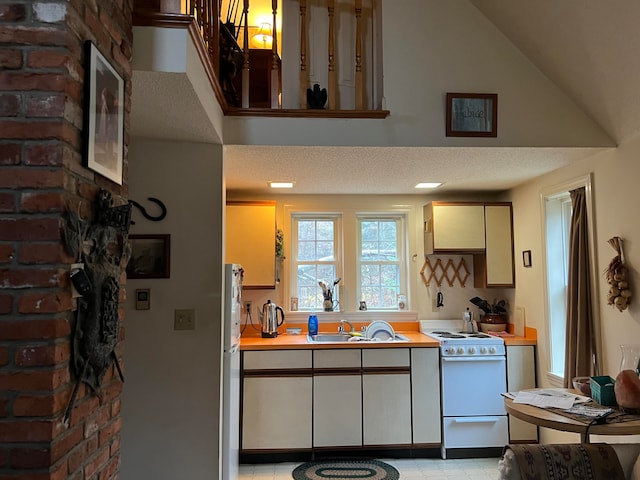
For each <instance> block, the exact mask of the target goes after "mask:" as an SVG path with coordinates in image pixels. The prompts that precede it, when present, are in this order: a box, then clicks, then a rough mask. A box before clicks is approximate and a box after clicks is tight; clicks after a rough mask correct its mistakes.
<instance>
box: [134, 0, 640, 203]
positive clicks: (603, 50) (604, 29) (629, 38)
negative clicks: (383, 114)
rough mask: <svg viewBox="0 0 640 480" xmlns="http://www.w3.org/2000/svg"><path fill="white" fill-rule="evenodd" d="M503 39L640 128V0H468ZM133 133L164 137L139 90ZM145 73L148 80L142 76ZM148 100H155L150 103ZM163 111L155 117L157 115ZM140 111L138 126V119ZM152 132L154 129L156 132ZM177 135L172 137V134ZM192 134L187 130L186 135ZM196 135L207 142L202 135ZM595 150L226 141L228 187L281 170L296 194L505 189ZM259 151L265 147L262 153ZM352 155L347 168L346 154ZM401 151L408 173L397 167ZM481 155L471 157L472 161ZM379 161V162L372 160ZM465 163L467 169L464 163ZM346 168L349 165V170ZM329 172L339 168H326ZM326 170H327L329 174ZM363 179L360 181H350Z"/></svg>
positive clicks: (584, 104) (597, 106) (620, 137)
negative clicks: (431, 182)
mask: <svg viewBox="0 0 640 480" xmlns="http://www.w3.org/2000/svg"><path fill="white" fill-rule="evenodd" d="M469 3H470V4H472V5H473V6H475V7H476V8H477V9H478V11H480V12H481V13H482V15H484V16H485V17H486V19H488V21H489V22H491V23H492V24H493V25H494V26H495V27H496V28H497V29H498V30H499V31H500V32H501V34H502V35H504V37H506V39H507V40H508V41H509V42H511V43H512V44H513V45H514V46H515V47H516V48H517V49H518V50H519V51H520V52H521V53H522V54H523V55H524V56H525V57H527V58H528V59H529V60H530V61H531V62H532V63H533V64H534V65H535V66H536V68H538V69H539V70H540V72H542V74H543V75H544V76H546V77H547V78H548V79H549V80H550V81H551V82H553V83H554V84H555V85H556V86H557V87H559V89H560V90H562V92H564V94H565V95H566V96H567V97H568V98H569V99H571V101H573V102H574V103H575V104H576V105H577V106H578V107H579V108H580V109H581V110H582V111H584V112H585V113H586V114H587V115H588V116H589V117H590V118H591V119H592V120H594V121H595V122H596V123H597V124H598V125H599V126H600V127H601V128H602V130H603V131H604V132H605V133H606V134H607V135H608V136H609V137H610V138H611V139H613V141H614V142H615V143H616V144H618V145H619V144H621V143H623V142H625V141H627V140H629V139H630V138H632V137H634V136H636V135H637V134H638V133H640V94H639V93H638V92H639V87H640V55H638V54H637V46H638V45H640V28H638V25H640V2H638V1H637V0H611V1H608V2H603V1H600V0H562V1H558V0H535V1H531V0H469ZM144 77H145V76H144V75H138V80H137V81H136V73H135V72H134V108H133V109H132V110H133V119H132V124H133V134H134V137H135V136H136V135H140V136H150V135H149V132H152V131H153V132H156V134H157V136H158V137H162V127H161V126H157V125H154V124H153V123H152V121H153V118H154V114H153V113H152V114H150V115H147V119H146V120H145V121H144V125H145V128H146V130H145V129H144V128H142V123H143V122H142V120H141V119H140V117H141V116H142V115H143V112H142V107H140V111H138V112H136V111H135V107H136V105H138V106H140V105H141V104H142V103H143V102H142V101H141V100H139V101H138V102H136V92H138V95H139V98H143V97H144V92H143V90H148V85H146V82H147V81H149V80H148V79H144ZM140 79H144V80H143V81H141V80H140ZM147 103H148V102H147ZM156 116H157V115H156ZM136 119H138V125H139V126H138V127H136ZM151 136H153V135H151ZM165 138H170V135H169V136H167V135H165ZM187 139H188V138H187ZM196 141H202V140H201V139H198V140H196ZM595 151H596V149H590V148H584V149H582V148H549V149H540V148H516V147H514V148H483V149H477V148H473V147H458V148H420V147H415V148H414V147H406V148H405V147H390V148H384V147H382V148H380V147H375V148H374V147H292V146H287V147H278V146H269V147H250V146H243V145H232V146H229V147H225V158H226V159H227V160H228V166H227V173H226V175H227V178H226V183H227V188H228V189H231V190H238V191H246V192H253V193H262V192H265V191H266V190H265V189H264V186H265V183H266V181H267V180H279V179H280V178H274V172H275V171H277V172H281V173H283V174H286V175H282V176H281V177H282V178H284V177H287V178H294V179H295V180H296V189H295V192H294V193H333V194H340V193H351V194H357V193H387V194H416V193H419V192H416V191H415V190H414V189H413V186H414V184H415V183H416V182H417V181H420V180H423V179H424V172H425V169H428V170H429V172H430V177H431V178H434V179H436V178H437V179H438V180H440V181H444V182H446V184H445V186H444V187H443V189H444V191H450V192H454V191H487V190H496V191H499V190H506V189H509V188H513V187H514V186H516V185H518V184H520V183H523V182H524V181H526V180H528V179H530V178H534V177H536V176H539V175H542V174H544V173H547V172H549V171H552V170H554V169H557V168H560V167H562V166H565V165H567V164H570V163H572V162H577V161H580V160H581V159H583V158H585V157H586V156H588V155H593V154H594V152H595ZM258 152H259V155H258ZM345 155H348V156H349V159H350V160H349V164H348V166H345V164H344V163H341V161H340V159H341V158H344V156H345ZM400 156H401V157H402V159H403V164H402V165H403V168H402V171H398V169H397V168H394V165H397V162H395V159H397V158H398V157H400ZM470 158H473V159H475V161H474V162H470V161H469V159H470ZM372 166H373V168H372ZM463 166H464V169H463V168H462V167H463ZM345 168H346V169H347V171H346V172H345ZM327 172H332V173H333V174H332V175H326V173H327ZM323 173H324V175H323ZM354 178H357V179H359V181H358V182H354V181H353V179H354Z"/></svg>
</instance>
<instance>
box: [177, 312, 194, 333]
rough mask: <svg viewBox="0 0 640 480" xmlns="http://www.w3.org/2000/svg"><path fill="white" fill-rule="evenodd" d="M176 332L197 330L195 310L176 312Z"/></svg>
mask: <svg viewBox="0 0 640 480" xmlns="http://www.w3.org/2000/svg"><path fill="white" fill-rule="evenodd" d="M173 329H174V330H195V329H196V311H195V310H194V309H193V308H186V309H181V310H174V316H173Z"/></svg>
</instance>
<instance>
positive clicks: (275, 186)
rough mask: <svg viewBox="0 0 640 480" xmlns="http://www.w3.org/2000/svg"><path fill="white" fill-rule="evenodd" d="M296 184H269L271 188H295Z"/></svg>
mask: <svg viewBox="0 0 640 480" xmlns="http://www.w3.org/2000/svg"><path fill="white" fill-rule="evenodd" d="M294 183H295V182H267V185H269V186H270V187H271V188H293V184H294Z"/></svg>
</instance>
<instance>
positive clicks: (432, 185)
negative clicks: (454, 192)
mask: <svg viewBox="0 0 640 480" xmlns="http://www.w3.org/2000/svg"><path fill="white" fill-rule="evenodd" d="M440 185H442V182H420V183H419V184H417V185H416V186H415V188H437V187H439V186H440Z"/></svg>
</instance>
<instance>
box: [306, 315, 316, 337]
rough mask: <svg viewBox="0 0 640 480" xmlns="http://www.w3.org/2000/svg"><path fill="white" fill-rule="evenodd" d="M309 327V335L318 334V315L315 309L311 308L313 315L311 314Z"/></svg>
mask: <svg viewBox="0 0 640 480" xmlns="http://www.w3.org/2000/svg"><path fill="white" fill-rule="evenodd" d="M308 329H309V335H317V334H318V317H317V316H316V314H315V311H314V310H311V315H309V323H308Z"/></svg>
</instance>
